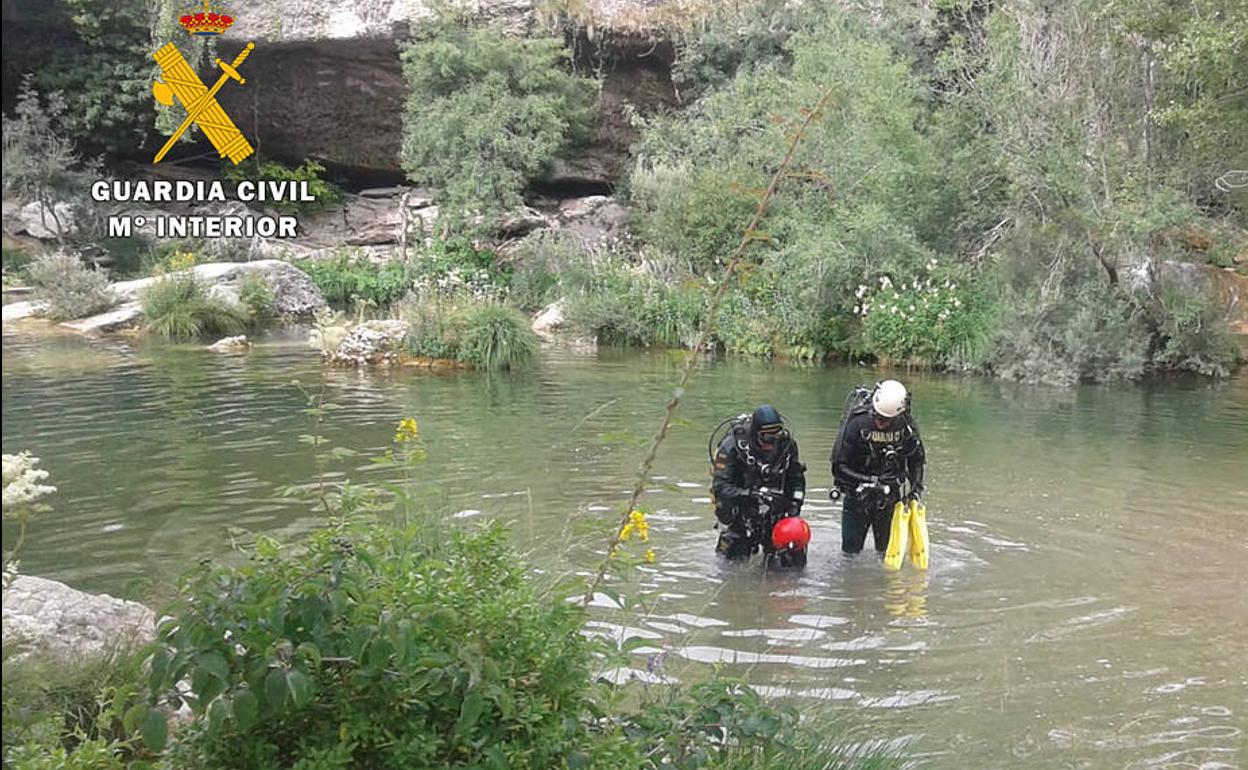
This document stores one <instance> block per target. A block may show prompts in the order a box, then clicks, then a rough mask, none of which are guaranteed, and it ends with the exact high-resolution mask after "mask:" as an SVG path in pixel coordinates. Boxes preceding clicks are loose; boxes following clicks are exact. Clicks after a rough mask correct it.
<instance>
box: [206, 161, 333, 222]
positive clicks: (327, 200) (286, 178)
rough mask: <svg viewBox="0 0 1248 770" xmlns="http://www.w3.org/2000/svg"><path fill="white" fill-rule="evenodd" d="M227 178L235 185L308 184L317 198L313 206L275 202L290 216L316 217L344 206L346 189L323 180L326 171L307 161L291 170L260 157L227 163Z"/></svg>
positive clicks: (312, 203) (275, 205)
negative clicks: (245, 182)
mask: <svg viewBox="0 0 1248 770" xmlns="http://www.w3.org/2000/svg"><path fill="white" fill-rule="evenodd" d="M224 168H225V178H226V179H229V180H231V181H233V182H241V181H243V180H253V181H265V182H307V183H308V192H310V193H311V194H312V197H314V198H316V200H315V201H312V202H303V201H288V200H282V201H275V202H273V204H272V205H273V208H275V209H277V210H278V211H282V212H285V213H287V214H292V213H299V214H315V213H316V212H318V211H321V210H324V209H327V208H330V207H332V206H335V205H337V204H338V203H341V202H342V197H343V193H342V188H341V187H339V186H338V185H336V184H334V183H332V182H327V181H326V180H324V179H322V178H321V174H322V173H323V172H324V171H325V167H324V166H322V165H321V164H320V163H317V162H316V161H314V160H305V161H304V162H303V163H302V164H301V165H299V166H296V167H294V168H291V167H290V166H287V165H285V164H283V163H279V162H277V161H275V160H267V159H265V160H261V159H260V157H259V156H258V155H253V156H252V157H251V158H248V159H247V160H245V161H243V163H241V164H240V165H237V166H236V165H234V164H232V163H227V164H226V165H225V166H224Z"/></svg>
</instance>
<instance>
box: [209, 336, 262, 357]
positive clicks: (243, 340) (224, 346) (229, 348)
mask: <svg viewBox="0 0 1248 770" xmlns="http://www.w3.org/2000/svg"><path fill="white" fill-rule="evenodd" d="M249 347H251V343H250V342H248V341H247V335H246V334H240V335H238V336H237V337H222V338H221V339H219V340H217V341H216V342H214V343H212V344H211V345H209V346H208V349H209V350H211V351H212V352H214V353H230V352H233V351H235V350H246V349H247V348H249Z"/></svg>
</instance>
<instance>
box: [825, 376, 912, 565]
mask: <svg viewBox="0 0 1248 770" xmlns="http://www.w3.org/2000/svg"><path fill="white" fill-rule="evenodd" d="M830 460H831V463H832V478H833V482H834V484H835V489H834V490H833V492H832V497H833V499H835V498H836V497H838V496H840V497H843V498H844V507H843V508H842V511H841V550H842V551H844V552H845V553H850V554H853V553H858V552H859V551H861V550H862V548H863V545H864V544H865V543H866V540H867V530H868V529H870V530H871V531H872V536H873V538H872V539H873V540H874V543H875V550H877V551H879V552H880V553H881V554H882V553H884V552H885V550H887V548H888V541H889V531H890V526H891V525H892V519H893V508H894V506H895V505H896V504H897V503H898V502H899V501H904V502H907V503H908V502H910V501H915V502H918V501H919V497H920V495H922V493H923V466H924V463H925V461H926V453H925V451H924V449H923V442H922V440H921V439H920V438H919V427H918V425H917V424H916V423H915V421H914V416H913V415H912V414H911V413H910V394H909V393H907V392H906V388H905V386H904V385H902V384H901V383H900V382H898V381H897V380H884V381H883V382H880V383H878V384H877V385H876V386H875V388H874V389H871V390H868V389H866V388H862V387H859V388H856V389H855V390H854V392H853V393H851V394H850V398H849V401H848V403H847V404H846V409H845V415H844V418H843V421H842V423H841V430H840V433H839V434H838V435H837V439H836V445H835V447H834V448H833V450H832V456H831V458H830Z"/></svg>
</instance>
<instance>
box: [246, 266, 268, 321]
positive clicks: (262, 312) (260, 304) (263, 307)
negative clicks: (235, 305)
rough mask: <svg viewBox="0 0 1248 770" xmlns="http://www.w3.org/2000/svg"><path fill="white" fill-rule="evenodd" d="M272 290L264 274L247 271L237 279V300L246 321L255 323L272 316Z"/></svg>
mask: <svg viewBox="0 0 1248 770" xmlns="http://www.w3.org/2000/svg"><path fill="white" fill-rule="evenodd" d="M273 301H274V298H273V290H272V289H270V288H269V284H268V282H267V281H265V280H264V276H262V275H260V274H259V273H256V272H251V271H248V272H246V273H244V274H243V275H242V277H240V278H239V279H238V302H239V304H240V305H241V306H242V309H243V314H244V315H245V316H246V319H247V323H248V324H250V325H253V326H254V325H255V324H257V323H259V322H261V321H265V320H268V319H269V318H272V317H273V313H274V305H273Z"/></svg>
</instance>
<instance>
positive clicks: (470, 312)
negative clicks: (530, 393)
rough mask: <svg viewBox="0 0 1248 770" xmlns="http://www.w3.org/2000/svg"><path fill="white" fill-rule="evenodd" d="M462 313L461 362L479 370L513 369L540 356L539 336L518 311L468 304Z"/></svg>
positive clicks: (460, 321) (502, 307) (459, 353)
mask: <svg viewBox="0 0 1248 770" xmlns="http://www.w3.org/2000/svg"><path fill="white" fill-rule="evenodd" d="M460 313H461V314H462V315H461V317H460V318H459V319H457V323H458V325H459V326H460V328H461V331H460V332H459V335H458V337H459V350H458V358H459V360H460V361H463V362H465V363H469V364H472V365H473V366H475V367H477V368H479V369H490V370H493V369H513V368H515V367H517V366H520V365H522V364H526V363H528V362H529V361H531V360H532V359H533V358H534V356H536V355H537V347H538V339H537V335H536V334H534V333H533V330H532V329H531V328H529V320H528V319H527V318H526V317H525V316H524V315H523V314H522V313H520V312H519V311H518V310H515V309H513V308H509V307H504V306H502V305H494V304H485V305H476V306H469V307H468V308H466V309H464V310H462V311H460Z"/></svg>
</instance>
